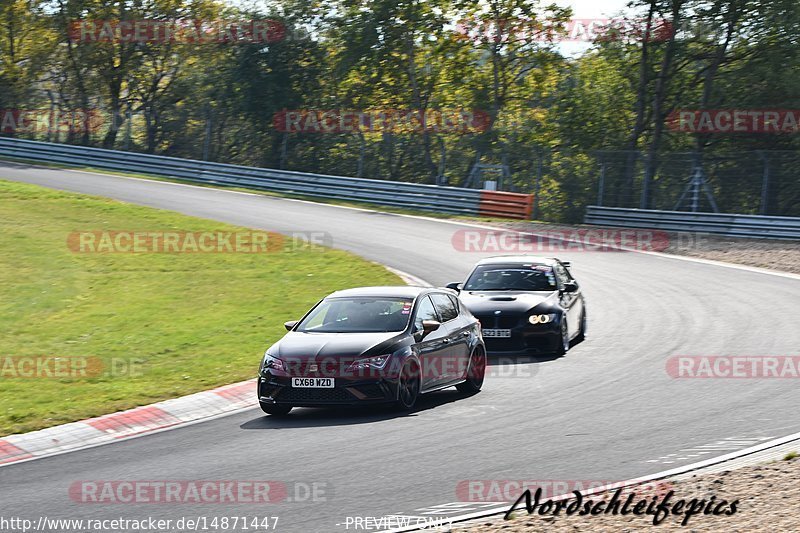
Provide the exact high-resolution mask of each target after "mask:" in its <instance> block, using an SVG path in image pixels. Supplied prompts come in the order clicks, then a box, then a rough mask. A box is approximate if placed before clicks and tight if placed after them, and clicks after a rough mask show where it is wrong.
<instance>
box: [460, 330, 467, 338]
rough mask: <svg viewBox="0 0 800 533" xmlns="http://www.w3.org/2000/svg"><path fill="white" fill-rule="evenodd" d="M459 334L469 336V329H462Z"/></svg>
mask: <svg viewBox="0 0 800 533" xmlns="http://www.w3.org/2000/svg"><path fill="white" fill-rule="evenodd" d="M461 335H462V336H463V337H469V331H462V332H461Z"/></svg>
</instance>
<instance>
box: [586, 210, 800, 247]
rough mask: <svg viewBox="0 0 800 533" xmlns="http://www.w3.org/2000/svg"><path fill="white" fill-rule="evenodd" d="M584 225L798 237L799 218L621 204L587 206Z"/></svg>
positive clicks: (761, 236)
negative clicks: (623, 205) (652, 208)
mask: <svg viewBox="0 0 800 533" xmlns="http://www.w3.org/2000/svg"><path fill="white" fill-rule="evenodd" d="M584 222H586V224H595V225H598V226H613V227H624V228H645V229H660V230H665V231H691V232H700V233H713V234H718V235H727V236H730V237H753V238H771V239H800V218H796V217H771V216H761V215H731V214H724V213H694V212H684V211H653V210H644V209H625V208H621V207H599V206H596V205H590V206H589V207H587V208H586V218H585V219H584Z"/></svg>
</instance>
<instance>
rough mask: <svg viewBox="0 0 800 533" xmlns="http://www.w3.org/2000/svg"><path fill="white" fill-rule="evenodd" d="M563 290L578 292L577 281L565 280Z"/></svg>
mask: <svg viewBox="0 0 800 533" xmlns="http://www.w3.org/2000/svg"><path fill="white" fill-rule="evenodd" d="M564 292H578V283H577V282H575V281H567V282H565V283H564Z"/></svg>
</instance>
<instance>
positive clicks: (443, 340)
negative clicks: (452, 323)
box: [442, 338, 450, 344]
mask: <svg viewBox="0 0 800 533" xmlns="http://www.w3.org/2000/svg"><path fill="white" fill-rule="evenodd" d="M442 342H443V343H445V344H450V339H448V338H444V339H442Z"/></svg>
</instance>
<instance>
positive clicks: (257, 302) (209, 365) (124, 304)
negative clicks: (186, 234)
mask: <svg viewBox="0 0 800 533" xmlns="http://www.w3.org/2000/svg"><path fill="white" fill-rule="evenodd" d="M237 229H240V230H241V229H243V228H236V227H235V226H230V225H226V224H221V223H216V222H213V221H208V220H203V219H198V218H193V217H187V216H183V215H178V214H175V213H171V212H168V211H160V210H157V209H150V208H144V207H138V206H133V205H129V204H125V203H121V202H116V201H111V200H105V199H101V198H96V197H91V196H84V195H78V194H71V193H63V192H57V191H53V190H49V189H45V188H40V187H36V186H32V185H23V184H16V183H11V182H6V181H0V331H2V335H0V360H2V359H3V358H5V360H6V361H7V360H8V358H20V357H40V356H46V357H90V358H97V359H99V360H102V361H103V365H104V368H110V367H111V361H112V360H115V361H121V362H122V363H123V364H122V366H118V368H124V366H127V365H129V364H130V363H131V362H132V361H133V362H135V365H136V369H137V373H136V375H126V374H125V373H124V372H122V373H120V374H121V375H115V376H110V375H105V374H104V375H99V376H95V377H78V378H72V377H70V378H47V377H38V378H18V377H9V376H10V375H11V374H9V373H8V372H6V373H3V374H0V435H7V434H10V433H20V432H25V431H31V430H35V429H40V428H44V427H48V426H52V425H56V424H60V423H64V422H69V421H74V420H80V419H83V418H86V417H91V416H97V415H101V414H104V413H109V412H114V411H118V410H121V409H127V408H131V407H134V406H137V405H144V404H148V403H152V402H155V401H159V400H163V399H167V398H173V397H176V396H181V395H184V394H189V393H192V392H196V391H200V390H205V389H208V388H211V387H214V386H216V385H222V384H226V383H231V382H236V381H240V380H243V379H248V378H252V377H254V376H255V374H256V372H257V368H258V363H259V362H260V358H261V355H262V354H263V352H264V349H265V348H266V347H267V345H268V344H269V343H271V342H274V341H276V340H277V339H279V338H280V337H281V335H282V334H283V333H285V330H284V329H283V322H285V321H287V320H292V319H296V318H298V317H299V316H300V315H302V314H303V313H304V312H305V311H306V310H307V309H308V308H309V307H310V306H311V305H313V304H314V303H315V302H316V301H317V300H318V299H319V298H321V297H322V296H324V295H326V294H328V293H329V292H331V291H334V290H337V289H341V288H344V287H350V286H359V285H381V284H398V283H401V282H400V280H399V279H398V278H397V277H396V276H395V275H393V274H391V273H389V272H388V271H386V270H385V269H384V268H383V267H382V266H380V265H377V264H375V263H370V262H367V261H364V260H361V259H359V258H357V257H355V256H353V255H351V254H348V253H345V252H341V251H338V250H331V249H326V248H319V247H309V246H306V247H303V246H292V245H291V243H287V246H286V247H285V248H284V249H283V250H282V251H280V252H276V253H262V254H240V253H216V254H215V253H207V254H175V253H139V254H125V253H105V254H102V253H74V252H72V251H70V249H69V248H68V247H67V236H68V235H69V234H70V233H71V232H74V231H91V230H112V231H113V230H130V231H236V230H237ZM93 360H94V359H93ZM0 368H2V367H0Z"/></svg>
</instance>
